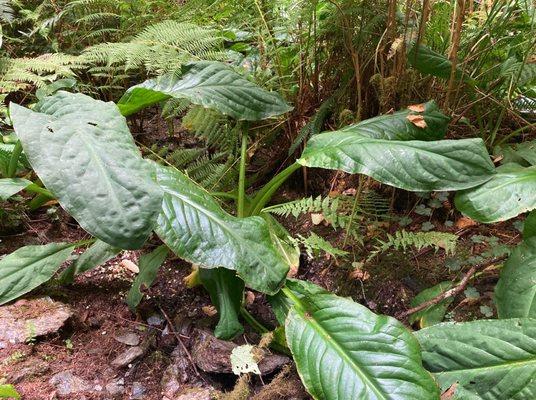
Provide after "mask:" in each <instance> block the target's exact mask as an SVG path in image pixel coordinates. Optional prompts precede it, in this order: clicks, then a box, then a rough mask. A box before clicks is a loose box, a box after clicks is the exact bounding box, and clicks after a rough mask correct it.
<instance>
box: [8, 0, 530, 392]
mask: <svg viewBox="0 0 536 400" xmlns="http://www.w3.org/2000/svg"><path fill="white" fill-rule="evenodd" d="M430 3H431V2H427V1H424V2H423V3H422V4H419V5H412V4H411V3H410V2H408V3H405V4H402V3H400V4H399V3H397V2H387V1H381V0H380V1H378V0H374V1H372V0H364V1H360V2H355V1H349V0H340V1H337V2H334V1H323V0H316V1H304V2H292V1H288V0H268V1H261V0H254V1H252V2H242V1H233V0H219V1H215V0H189V1H186V2H185V4H181V5H178V4H177V3H176V2H174V1H166V0H146V1H142V0H136V1H123V0H121V1H104V0H75V1H68V0H62V1H49V0H44V1H30V0H28V1H22V0H20V1H13V2H10V1H3V2H0V6H1V8H0V18H1V19H2V20H3V21H4V25H3V28H2V32H3V42H2V50H1V51H2V56H1V57H2V58H1V59H0V62H1V66H0V92H1V95H2V100H3V101H4V106H3V108H2V110H1V111H2V112H3V114H4V128H5V134H4V135H2V141H3V142H4V143H2V144H1V145H2V147H0V173H1V179H0V199H2V200H8V201H11V202H13V203H15V202H17V201H20V200H17V197H18V196H17V195H18V194H19V193H21V192H22V193H23V194H24V196H26V197H25V198H27V199H28V200H29V201H28V203H27V204H26V205H24V207H25V209H27V210H28V211H32V210H35V209H38V208H40V207H42V206H46V204H48V203H49V202H50V201H51V200H54V201H57V202H58V204H59V205H60V206H61V207H62V208H63V209H64V210H65V211H66V212H67V213H68V214H69V215H71V216H72V217H73V218H74V219H75V220H76V221H77V222H78V224H79V225H80V227H81V228H82V229H84V230H85V231H86V232H87V233H88V234H89V235H91V236H92V237H93V238H91V239H88V240H84V241H80V242H76V243H48V244H43V245H38V246H25V247H21V248H19V249H18V250H16V251H14V252H13V253H11V254H8V255H6V256H4V257H3V258H2V259H0V304H4V303H7V302H9V301H11V300H13V299H16V298H17V297H19V296H22V295H24V294H26V293H28V292H29V291H31V290H33V289H35V288H36V287H37V286H39V285H41V284H43V283H45V282H46V281H48V280H50V279H51V278H53V277H54V275H55V274H56V272H57V271H58V270H59V269H60V268H61V266H62V264H63V263H64V262H66V261H67V260H68V259H69V257H70V256H71V254H72V253H73V251H74V250H75V249H77V248H81V249H84V252H83V253H82V255H81V256H79V257H78V258H77V259H76V260H74V261H73V262H72V263H71V264H70V265H69V267H68V268H67V269H65V270H64V271H63V273H62V275H61V276H60V282H62V283H64V284H69V283H72V282H73V279H74V277H75V275H77V274H80V273H83V272H85V271H88V270H90V269H92V268H94V267H96V266H98V265H100V264H103V263H104V262H106V261H107V260H109V259H111V258H112V257H114V256H115V255H116V254H118V253H119V252H120V251H121V250H122V249H141V248H142V247H143V246H144V245H146V244H147V242H148V240H149V239H150V238H151V239H153V240H156V241H159V243H158V246H157V247H156V246H155V247H156V248H155V249H153V250H152V251H151V252H149V253H147V254H144V255H143V256H142V257H141V259H140V274H139V275H138V277H137V278H136V280H135V281H134V283H133V286H132V289H131V290H130V292H129V294H128V296H127V302H128V305H129V307H130V308H131V309H132V310H135V309H136V307H137V306H138V304H139V303H140V302H141V300H142V298H143V293H142V287H143V286H145V287H148V286H150V285H151V284H152V282H153V281H154V280H155V277H156V274H157V271H158V269H159V268H160V267H161V266H162V265H163V264H164V262H165V260H166V258H167V257H168V255H169V253H170V252H172V253H174V255H175V256H177V257H179V258H181V259H183V260H186V261H188V262H190V263H192V264H194V265H195V266H196V268H197V272H195V273H194V275H196V276H197V277H198V279H199V282H200V283H201V284H202V285H203V286H204V288H205V289H206V290H207V291H208V293H209V294H210V297H211V299H212V302H213V304H214V306H215V307H216V309H217V311H218V317H219V322H218V324H217V325H216V327H215V334H216V336H218V337H220V338H223V339H233V338H234V337H236V336H237V335H239V334H240V333H242V332H243V331H244V329H243V326H242V322H241V319H244V320H246V321H248V322H250V323H251V322H253V324H252V325H253V326H254V327H256V328H258V327H259V326H258V323H257V322H256V321H255V320H254V319H253V317H252V316H251V315H250V314H249V313H248V312H247V311H246V310H245V309H244V304H245V299H244V297H245V288H246V287H247V288H250V289H253V290H256V291H259V292H261V293H263V294H266V295H268V297H269V300H270V303H271V304H272V306H273V310H274V313H275V315H276V317H277V319H278V321H279V324H280V325H281V327H280V329H281V328H283V329H284V331H285V337H286V343H285V342H284V340H282V342H278V343H276V344H275V345H274V346H273V348H274V349H283V350H285V351H290V354H292V356H293V358H294V360H295V362H296V367H297V370H298V373H299V375H300V377H301V379H302V381H303V384H304V386H305V387H306V389H307V390H308V392H309V393H310V394H311V396H313V398H315V399H321V400H324V399H325V400H335V399H337V400H343V399H408V400H409V399H423V400H424V399H430V400H433V399H436V400H438V399H439V398H440V395H441V392H442V391H446V390H448V389H449V388H451V387H453V385H457V387H454V389H455V397H453V398H459V399H497V400H499V399H510V398H511V399H527V400H528V399H532V398H533V397H534V395H535V393H536V388H535V387H534V382H536V380H535V377H536V368H535V367H534V366H535V365H536V362H535V357H534V351H533V349H534V340H535V337H534V336H535V335H534V324H535V323H536V322H535V320H534V319H532V318H535V315H534V314H535V310H536V308H535V307H536V306H535V305H534V304H533V303H534V293H535V291H536V285H535V284H534V282H535V281H536V272H535V269H534V268H533V266H534V260H535V259H536V250H535V246H536V242H535V240H536V239H535V238H534V234H535V232H536V220H535V218H536V217H535V215H536V214H535V213H534V212H533V213H531V214H530V216H529V217H528V218H527V219H526V221H525V228H524V240H523V242H522V243H521V244H519V245H518V246H517V247H516V248H515V249H514V250H513V251H512V253H511V255H510V258H509V259H508V261H507V262H506V263H505V265H504V267H503V268H502V270H501V275H500V278H499V281H498V283H497V286H496V289H495V302H496V304H497V310H498V318H499V319H497V320H483V321H472V322H464V323H452V324H448V323H447V324H441V323H440V322H441V321H442V320H443V318H444V316H445V313H446V311H447V309H448V307H449V305H450V302H451V301H452V298H451V297H452V296H450V295H449V296H446V297H445V298H438V296H441V295H442V294H448V292H449V291H451V290H454V289H453V288H455V287H461V288H462V289H463V288H464V287H465V285H467V281H463V279H462V280H461V282H451V281H444V282H441V283H440V284H438V285H436V286H434V287H432V288H428V289H426V290H424V291H422V292H421V293H420V294H419V295H418V296H416V297H415V298H414V300H413V302H412V306H413V307H417V308H418V307H419V306H423V307H422V308H421V309H419V310H417V311H415V312H413V313H411V314H412V315H411V316H410V318H409V321H410V322H411V323H414V324H416V325H417V326H418V327H421V328H424V329H422V330H420V331H418V332H416V334H413V333H412V332H411V331H410V330H409V329H408V328H406V327H405V326H404V325H403V324H402V323H401V322H399V321H397V320H396V319H394V318H391V317H387V316H383V315H379V314H376V313H374V312H373V311H371V310H369V309H367V308H366V307H364V306H362V305H360V304H357V303H355V302H354V301H353V300H351V299H348V298H343V297H339V296H337V295H335V294H333V293H330V292H328V291H325V290H324V289H322V288H320V287H318V286H316V285H313V284H311V283H309V282H306V281H302V280H295V279H290V278H288V274H289V271H290V273H293V271H294V273H295V270H296V269H297V266H298V264H299V262H300V261H299V258H300V248H301V249H303V250H304V251H305V253H306V254H307V255H309V257H313V256H314V255H315V254H318V253H319V252H322V253H324V254H325V255H327V256H329V257H332V258H334V259H336V258H345V257H349V256H350V255H354V254H355V249H356V248H357V247H359V246H362V245H363V240H364V239H363V237H362V236H364V235H362V232H363V230H364V229H362V227H363V226H362V225H366V224H367V221H369V220H370V221H376V220H381V219H382V218H384V219H387V217H388V214H389V212H390V209H391V208H392V204H390V203H389V202H388V201H387V200H386V199H384V198H382V197H381V196H380V195H378V194H377V193H376V192H374V191H373V190H372V189H370V188H369V187H366V186H367V185H368V186H372V185H370V182H372V181H373V182H374V184H375V185H376V187H377V188H383V187H384V186H387V187H389V190H390V191H391V193H393V199H394V195H395V193H396V190H395V189H401V190H404V191H408V192H416V193H418V194H419V195H421V196H423V192H433V191H441V192H443V191H453V192H457V193H456V194H455V201H454V203H455V207H456V208H457V210H458V211H460V212H462V213H463V214H465V215H467V216H469V217H471V218H472V219H474V220H476V221H479V222H483V223H492V222H497V221H505V220H508V219H511V218H514V217H517V216H518V215H520V214H523V213H525V212H527V211H531V210H534V209H536V202H535V200H534V196H533V193H534V188H535V185H536V174H535V172H534V171H535V169H534V168H536V166H535V165H536V155H535V154H536V149H535V148H534V144H533V143H532V142H529V141H526V142H521V143H517V144H512V143H511V141H512V140H517V141H520V139H522V137H523V136H522V135H523V134H525V133H527V132H530V130H531V129H533V128H534V125H533V124H532V123H531V122H530V121H529V119H530V116H531V113H530V110H528V111H527V110H526V109H520V107H519V106H516V104H519V103H516V100H518V99H521V100H523V99H532V98H533V97H534V96H536V86H535V85H536V68H535V65H536V64H534V61H535V60H534V44H535V42H534V38H533V34H531V33H530V30H531V29H532V28H534V27H535V23H536V9H535V7H534V5H532V3H530V2H528V1H522V0H512V1H508V2H498V1H497V2H491V3H490V4H487V3H486V4H484V3H485V2H483V3H482V4H473V2H471V4H472V6H473V7H475V9H471V10H464V9H463V7H462V8H461V9H460V4H461V3H463V4H465V2H461V3H460V2H455V3H456V4H454V3H453V4H452V5H451V3H449V2H443V1H438V2H435V3H434V4H433V5H431V4H430ZM430 13H431V16H430ZM460 15H461V16H462V17H463V18H462V17H460ZM164 17H165V18H164ZM460 18H461V22H460ZM164 19H165V20H164ZM458 22H460V24H461V23H462V22H463V24H462V25H460V24H458ZM456 27H457V28H456ZM462 27H463V29H462ZM17 32H24V38H22V39H21V38H20V37H18V35H17ZM133 85H134V86H133ZM430 99H432V100H430ZM438 104H440V105H441V107H439V106H438ZM394 109H397V110H399V111H396V112H394V111H393V110H394ZM148 115H151V116H153V117H155V118H156V119H150V120H148V119H147V116H148ZM533 116H534V115H532V117H533ZM127 117H128V119H127ZM367 117H370V118H367ZM155 120H158V121H160V122H163V123H164V124H165V125H166V126H167V132H166V133H167V135H168V140H167V141H165V143H160V142H158V141H156V143H151V145H150V146H147V145H146V144H147V143H150V139H149V138H147V137H142V136H150V135H148V133H149V132H148V131H152V130H153V129H154V130H155V131H156V130H157V129H156V127H155V124H154V121H155ZM176 123H178V124H179V125H180V130H179V132H177V131H176V126H175V124H176ZM452 127H454V128H456V129H451V128H452ZM460 132H461V133H460ZM176 138H178V139H179V140H175V139H176ZM263 149H270V150H271V152H270V153H263V152H262V150H263ZM490 152H491V153H493V154H494V155H495V157H493V161H492V157H490ZM266 154H268V155H267V156H266ZM263 156H264V158H263ZM499 162H500V163H502V165H499V166H498V167H496V166H495V164H498V163H499ZM306 167H307V168H308V169H311V168H319V169H324V170H335V171H337V174H339V173H340V174H343V173H347V174H349V175H353V174H356V175H359V177H358V179H359V180H358V182H359V183H358V185H357V189H356V190H355V192H354V193H351V194H350V193H349V194H346V193H342V194H340V193H336V194H335V195H332V194H331V193H330V194H329V196H325V197H322V196H321V195H320V196H318V197H316V196H313V197H304V198H302V199H297V200H294V201H291V202H286V203H282V204H275V205H274V204H272V205H269V203H270V202H271V201H272V198H273V197H274V196H275V195H276V194H277V192H278V190H279V189H280V188H281V186H282V185H284V184H285V183H286V182H288V181H289V180H291V178H292V177H294V176H296V175H297V173H298V171H305V170H306ZM303 178H304V182H305V184H307V175H306V173H304V175H303ZM437 202H439V200H437ZM421 212H423V213H426V212H428V211H427V209H426V207H424V209H423V207H421ZM306 213H309V214H311V215H312V216H313V215H314V219H313V223H314V224H315V225H318V224H321V223H325V224H326V225H329V226H330V227H331V228H333V229H339V230H341V231H344V243H343V244H342V246H341V248H337V247H335V246H333V245H332V244H331V243H330V242H329V241H328V240H326V239H324V238H323V237H321V236H319V235H317V233H315V232H313V231H311V232H310V234H309V236H308V237H304V236H302V235H296V236H295V237H294V236H292V235H291V234H290V233H289V232H288V231H287V230H286V229H285V228H284V227H283V226H282V225H281V224H280V223H279V222H278V220H276V219H275V218H274V216H290V215H292V216H294V217H299V216H300V215H302V214H306ZM430 213H431V211H430ZM0 216H1V215H0ZM315 221H316V222H315ZM153 233H154V235H153ZM382 237H384V238H385V239H384V240H382V239H381V238H379V237H378V238H376V242H375V244H376V246H375V250H374V249H370V248H369V254H368V256H369V257H368V259H369V260H370V259H372V258H374V257H375V256H376V255H377V254H379V253H381V252H386V251H389V250H390V249H393V248H394V249H398V250H404V251H405V250H406V249H410V248H411V249H414V248H416V249H417V250H422V249H424V248H433V249H435V250H436V251H437V250H439V249H443V250H444V251H445V253H446V254H447V255H451V254H453V253H454V252H455V247H456V239H457V236H456V235H454V234H450V233H444V232H408V231H405V230H401V231H398V232H396V233H394V234H386V235H384V236H382ZM160 241H161V242H160ZM162 242H163V244H162ZM363 249H366V248H365V247H363ZM366 258H367V257H365V259H366ZM355 264H356V265H358V264H359V263H355ZM470 271H471V270H470ZM474 272H475V270H473V275H471V276H469V277H468V278H467V280H469V279H471V278H474ZM442 280H443V279H442ZM454 294H455V293H454ZM433 299H437V300H438V301H437V302H434V303H433V304H430V305H428V304H427V302H428V301H430V300H433ZM512 318H515V319H512ZM260 330H261V333H265V332H264V330H265V328H263V327H261V329H260ZM419 343H420V344H419ZM1 389H2V387H0V390H1ZM8 389H9V388H6V389H5V390H8ZM0 397H1V394H0Z"/></svg>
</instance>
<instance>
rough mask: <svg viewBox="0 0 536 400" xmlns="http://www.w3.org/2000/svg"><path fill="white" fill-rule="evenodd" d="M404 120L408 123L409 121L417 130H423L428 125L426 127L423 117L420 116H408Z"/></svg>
mask: <svg viewBox="0 0 536 400" xmlns="http://www.w3.org/2000/svg"><path fill="white" fill-rule="evenodd" d="M406 118H407V119H408V121H410V122H411V123H412V124H413V125H415V126H416V127H417V128H422V129H424V128H426V127H428V125H426V121H425V120H424V117H423V116H422V115H417V114H410V115H408V116H407V117H406Z"/></svg>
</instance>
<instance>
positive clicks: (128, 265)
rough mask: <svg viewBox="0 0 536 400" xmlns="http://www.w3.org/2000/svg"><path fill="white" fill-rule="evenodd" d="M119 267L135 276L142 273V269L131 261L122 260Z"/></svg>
mask: <svg viewBox="0 0 536 400" xmlns="http://www.w3.org/2000/svg"><path fill="white" fill-rule="evenodd" d="M119 265H120V266H122V267H123V268H126V269H128V270H129V271H130V272H133V273H135V274H138V273H139V272H140V268H139V267H138V266H137V265H136V264H134V263H133V262H132V261H130V260H122V261H121V262H120V263H119Z"/></svg>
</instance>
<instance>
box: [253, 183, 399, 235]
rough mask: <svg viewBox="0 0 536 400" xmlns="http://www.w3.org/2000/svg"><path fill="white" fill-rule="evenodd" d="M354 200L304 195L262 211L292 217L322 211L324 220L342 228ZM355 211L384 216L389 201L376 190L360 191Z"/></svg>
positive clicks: (344, 197)
mask: <svg viewBox="0 0 536 400" xmlns="http://www.w3.org/2000/svg"><path fill="white" fill-rule="evenodd" d="M354 200H355V198H354V197H352V196H344V195H341V196H337V197H329V196H327V197H322V196H318V197H316V198H313V197H306V198H302V199H298V200H294V201H290V202H288V203H283V204H277V205H274V206H270V207H267V208H265V209H264V211H266V212H269V213H272V214H275V215H279V216H281V217H288V216H289V215H292V216H293V217H294V218H298V217H299V216H300V215H301V214H306V213H322V214H323V216H324V218H325V219H326V221H328V222H329V223H331V224H332V225H333V226H334V228H338V227H340V228H344V227H346V223H348V219H349V216H350V214H351V213H352V209H353V208H354V207H353V203H354ZM355 211H356V213H357V214H365V215H369V216H377V217H386V216H388V213H389V202H388V200H387V199H384V198H383V197H381V196H380V195H378V194H377V193H376V192H374V191H367V192H364V193H362V195H361V197H360V199H359V201H358V204H357V207H356V210H355Z"/></svg>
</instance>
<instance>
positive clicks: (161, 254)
mask: <svg viewBox="0 0 536 400" xmlns="http://www.w3.org/2000/svg"><path fill="white" fill-rule="evenodd" d="M168 252H169V251H168V248H167V246H165V245H162V246H158V247H157V248H156V249H154V250H153V251H152V252H151V253H149V254H144V255H142V256H141V257H140V262H139V268H140V273H139V274H138V275H137V276H136V279H134V282H133V283H132V287H131V288H130V290H129V291H128V295H127V299H126V302H127V304H128V307H129V308H130V310H131V311H132V312H134V311H135V310H136V307H137V306H138V304H140V301H141V299H142V298H143V293H142V292H141V288H142V286H145V287H146V288H148V287H151V285H152V284H153V282H154V280H155V279H156V275H157V273H158V270H159V269H160V267H161V266H162V264H163V263H164V261H165V260H166V257H167V255H168Z"/></svg>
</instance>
